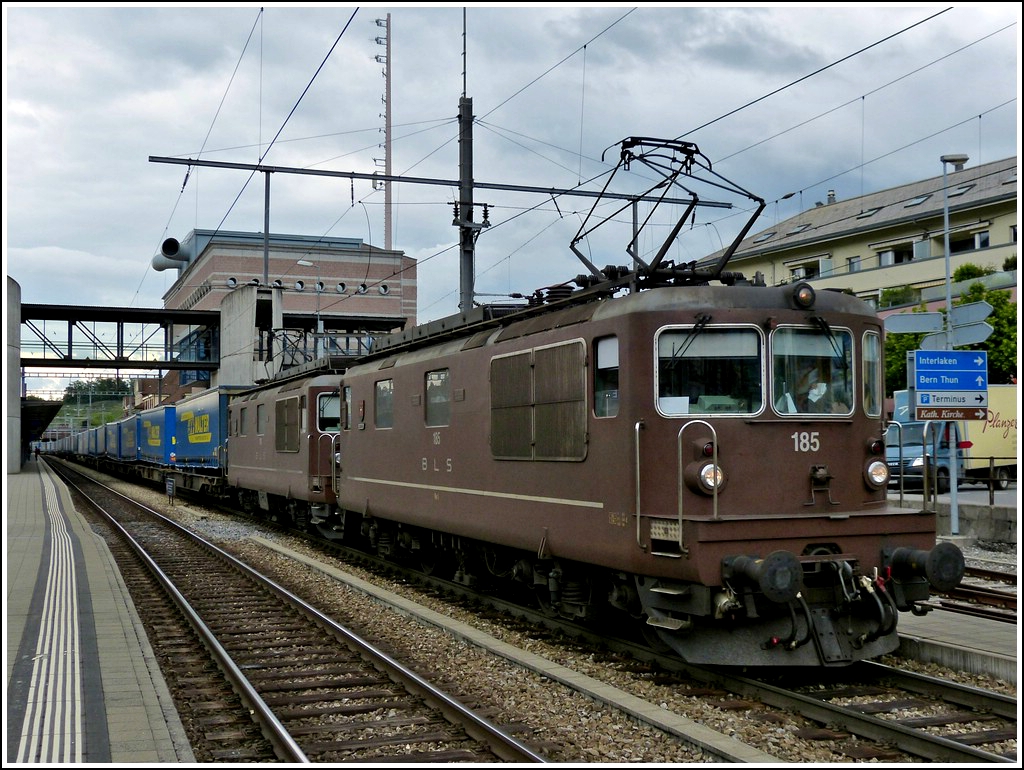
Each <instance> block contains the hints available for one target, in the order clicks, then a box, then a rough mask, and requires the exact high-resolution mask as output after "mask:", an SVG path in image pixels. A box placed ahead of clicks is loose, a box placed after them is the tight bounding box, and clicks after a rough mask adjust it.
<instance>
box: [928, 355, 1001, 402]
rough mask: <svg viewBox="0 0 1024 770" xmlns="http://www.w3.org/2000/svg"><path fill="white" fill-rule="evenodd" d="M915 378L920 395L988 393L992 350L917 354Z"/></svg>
mask: <svg viewBox="0 0 1024 770" xmlns="http://www.w3.org/2000/svg"><path fill="white" fill-rule="evenodd" d="M914 378H915V382H914V386H915V387H916V388H917V390H918V391H919V392H920V391H922V390H924V391H936V390H966V391H979V390H988V351H987V350H917V351H914Z"/></svg>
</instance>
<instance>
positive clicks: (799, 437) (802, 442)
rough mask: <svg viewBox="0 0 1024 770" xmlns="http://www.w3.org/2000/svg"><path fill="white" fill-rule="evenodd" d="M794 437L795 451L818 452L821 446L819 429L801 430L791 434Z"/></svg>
mask: <svg viewBox="0 0 1024 770" xmlns="http://www.w3.org/2000/svg"><path fill="white" fill-rule="evenodd" d="M790 438H791V439H793V451H794V452H817V451H818V450H819V449H820V448H821V444H820V442H819V441H818V431H816V430H812V431H806V430H801V431H797V432H796V433H794V434H793V435H792V436H790Z"/></svg>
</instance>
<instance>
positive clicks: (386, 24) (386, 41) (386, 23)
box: [374, 13, 391, 251]
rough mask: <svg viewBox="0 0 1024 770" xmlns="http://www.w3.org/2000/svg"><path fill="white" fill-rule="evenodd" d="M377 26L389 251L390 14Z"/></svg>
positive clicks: (385, 224)
mask: <svg viewBox="0 0 1024 770" xmlns="http://www.w3.org/2000/svg"><path fill="white" fill-rule="evenodd" d="M377 26H378V27H383V28H384V36H383V37H378V38H377V44H378V45H383V46H384V54H383V55H381V54H377V55H376V56H375V57H374V58H375V59H376V60H377V62H378V63H379V64H383V65H384V69H383V70H381V74H382V75H383V76H384V97H383V99H382V101H383V102H384V115H383V118H384V177H385V181H384V248H385V250H387V251H391V181H390V180H391V14H390V13H389V14H388V15H387V17H386V18H384V19H377Z"/></svg>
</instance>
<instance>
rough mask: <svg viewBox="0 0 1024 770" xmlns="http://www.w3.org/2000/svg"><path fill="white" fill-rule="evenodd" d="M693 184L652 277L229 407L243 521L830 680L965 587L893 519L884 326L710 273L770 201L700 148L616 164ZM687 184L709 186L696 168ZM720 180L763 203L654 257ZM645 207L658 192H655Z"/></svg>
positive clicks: (479, 321) (687, 654) (415, 344)
mask: <svg viewBox="0 0 1024 770" xmlns="http://www.w3.org/2000/svg"><path fill="white" fill-rule="evenodd" d="M632 162H642V163H643V164H645V165H646V166H647V167H648V168H650V169H654V170H656V171H659V172H661V173H662V175H663V177H664V184H662V183H659V184H657V185H655V186H653V187H652V188H651V191H654V190H657V189H658V188H659V187H660V188H661V189H662V192H660V193H658V194H660V195H662V196H664V195H665V194H666V193H665V191H667V190H669V189H674V188H676V187H677V186H678V187H681V188H682V189H684V190H686V192H687V193H688V194H691V195H692V202H691V204H690V205H689V206H687V207H686V210H685V211H684V213H683V215H682V216H681V217H680V219H679V224H678V225H677V226H676V228H675V229H673V231H672V233H671V234H670V235H669V236H668V238H667V239H666V240H665V245H664V246H663V247H662V248H661V249H660V251H659V252H658V253H657V255H656V256H655V257H654V258H653V259H652V260H651V261H650V262H649V263H647V262H644V261H643V260H641V259H640V258H639V257H638V256H636V254H635V252H636V249H635V248H634V246H635V244H636V242H637V240H636V238H635V237H634V239H633V241H632V242H631V243H630V248H629V249H628V250H629V252H630V253H631V255H633V258H634V264H633V266H632V267H631V268H625V267H607V268H604V269H598V268H596V267H595V266H594V265H593V264H592V263H591V262H590V261H589V260H588V259H587V258H586V257H584V256H583V254H582V253H581V252H580V251H579V250H578V249H577V248H576V244H577V243H579V242H580V240H582V239H583V238H585V237H587V236H588V235H589V233H590V232H592V231H590V230H587V225H586V223H585V224H584V226H583V227H581V230H580V233H579V235H578V236H577V238H576V240H574V242H573V244H572V245H571V248H572V250H573V251H574V252H575V253H576V254H577V256H578V257H579V258H580V260H581V261H582V262H583V263H584V264H585V265H586V266H587V268H588V269H589V275H581V276H578V277H577V278H576V279H575V280H574V282H573V283H572V284H566V285H563V286H559V287H552V288H550V289H547V290H544V291H538V292H537V293H535V295H534V296H533V297H531V298H530V301H529V302H528V303H527V304H525V305H522V306H517V307H509V306H505V307H502V308H496V307H478V308H474V309H472V310H470V311H467V312H464V313H463V314H461V315H460V316H456V317H454V318H451V319H444V320H442V321H438V322H434V323H432V324H427V325H424V326H421V327H416V328H414V329H410V330H407V331H406V332H403V333H401V334H397V335H393V336H392V337H390V338H387V339H385V340H381V341H377V342H376V343H375V345H374V347H373V350H372V352H371V353H370V355H368V356H366V357H364V358H362V359H360V360H358V361H356V362H355V363H353V365H351V366H349V367H348V368H347V369H345V370H344V371H343V372H340V373H338V374H337V375H321V376H319V377H317V378H315V379H299V380H295V381H293V382H292V383H288V384H278V385H273V386H268V387H266V388H263V389H261V390H259V391H254V392H252V393H250V394H247V395H245V396H236V397H233V398H232V400H231V407H230V409H231V436H230V442H229V444H230V448H231V449H230V453H229V457H230V462H229V469H228V479H229V482H230V483H231V485H232V486H233V487H234V488H235V489H236V490H238V491H239V492H240V495H241V497H242V499H243V500H244V501H245V502H247V503H248V504H249V505H250V506H251V507H254V508H262V509H265V510H268V511H271V512H274V513H275V514H281V515H285V516H289V517H291V518H293V519H294V520H295V521H298V522H304V523H308V525H309V526H310V527H312V528H314V529H316V530H317V531H319V532H320V533H321V534H322V535H324V536H325V537H329V538H335V539H342V538H345V539H352V540H355V541H358V542H361V543H362V544H364V545H365V546H367V547H371V548H373V549H375V550H376V551H378V552H379V553H381V554H385V555H388V556H390V557H392V558H395V559H402V560H404V561H407V562H410V563H414V564H417V565H418V566H420V567H421V568H423V569H425V570H429V571H433V572H436V573H438V574H440V575H443V576H445V577H448V578H450V579H453V580H455V581H458V582H461V583H463V584H466V585H475V586H478V587H480V588H484V589H486V590H490V589H491V587H497V586H501V585H508V586H516V587H518V588H519V589H521V590H525V591H528V592H532V594H533V596H534V597H535V598H536V600H537V601H538V602H539V603H540V605H541V606H542V607H544V608H546V609H547V610H548V611H550V612H552V613H557V614H559V615H562V616H565V617H570V618H577V619H583V620H585V619H589V618H599V617H600V618H607V617H608V616H609V615H612V616H614V615H621V616H622V618H624V619H626V620H627V621H628V622H632V623H635V624H636V626H637V628H638V629H642V630H643V631H645V632H646V635H647V637H648V639H649V640H651V641H652V642H653V643H655V644H658V645H660V646H663V647H666V648H669V649H671V650H674V651H675V652H677V653H678V654H679V655H680V656H682V657H683V658H685V659H686V660H688V661H691V662H695V663H701V664H726V665H742V666H761V665H783V666H789V665H799V666H842V665H848V664H850V663H853V662H855V661H858V660H862V659H868V658H874V657H877V656H880V655H883V654H885V653H887V652H890V651H892V650H894V649H895V648H896V647H897V644H898V639H897V625H898V616H899V613H901V612H914V613H923V612H927V609H926V608H925V607H924V606H923V603H924V602H925V601H926V600H927V599H928V598H929V595H930V593H931V591H932V590H939V591H945V590H949V589H950V588H951V587H953V586H954V585H956V584H957V583H958V582H959V581H960V579H961V577H962V575H963V570H964V562H963V556H962V554H961V553H960V551H959V550H958V549H957V548H956V547H955V546H953V545H951V544H949V543H939V544H937V543H936V521H935V515H934V513H932V512H927V511H912V510H907V509H901V508H896V507H893V506H890V505H889V504H888V502H887V498H886V487H887V482H888V470H887V467H886V461H885V448H884V444H883V433H884V431H883V428H884V422H885V420H884V414H883V403H884V398H883V395H884V394H883V372H884V370H883V362H882V347H883V345H882V342H883V331H882V324H881V321H880V319H879V318H878V317H877V315H876V314H875V313H874V312H873V311H872V309H871V308H870V307H869V306H868V305H867V304H866V303H864V302H862V301H861V300H859V299H857V298H855V297H853V296H851V295H848V294H845V293H842V292H835V291H824V292H815V290H814V289H813V287H812V286H811V285H810V284H807V283H797V284H795V285H788V286H781V287H768V286H765V285H764V281H763V280H762V279H761V277H760V276H754V277H753V278H752V279H750V280H748V279H747V278H745V277H744V276H742V275H740V274H738V273H732V272H726V271H725V270H724V267H725V266H726V264H727V262H728V260H729V258H730V256H731V255H732V253H733V252H734V251H735V248H736V246H737V245H738V244H739V242H740V240H741V239H742V238H743V237H744V235H745V233H746V232H747V230H749V228H750V226H751V225H752V223H753V221H754V219H756V217H757V216H758V215H759V214H760V212H761V211H762V210H763V208H764V202H763V201H762V200H761V199H760V198H757V197H756V196H753V195H750V194H749V193H746V192H745V191H743V190H742V189H741V188H738V187H735V186H734V185H731V183H728V182H726V181H725V180H722V178H721V177H718V175H717V174H715V173H714V172H712V171H711V167H710V163H708V162H706V159H705V158H704V156H703V155H701V154H700V153H699V151H698V149H697V148H696V146H695V145H693V144H691V143H688V142H681V141H678V140H677V141H661V140H652V139H646V138H636V137H634V138H630V139H627V140H625V141H624V142H623V143H622V148H621V159H620V166H621V167H628V166H629V164H630V163H632ZM702 175H703V176H702ZM684 178H686V179H696V178H704V179H705V180H707V179H708V178H710V180H711V183H712V184H713V185H714V186H716V187H719V188H724V189H729V190H732V191H734V192H740V193H742V194H743V195H746V196H747V197H748V198H749V199H750V200H752V201H754V202H755V203H756V204H757V205H756V207H755V208H756V210H755V211H754V213H753V215H752V217H751V219H750V221H749V222H748V223H747V225H746V227H745V228H744V229H743V230H742V232H740V234H739V235H737V237H736V239H735V240H734V241H733V244H732V245H731V246H730V248H728V249H726V250H725V251H724V252H723V254H722V256H721V257H720V258H719V259H718V260H717V261H715V262H714V263H711V264H705V265H699V264H696V263H688V264H682V265H677V264H674V263H672V262H671V261H669V260H667V259H666V254H667V253H668V251H669V245H670V243H671V242H672V240H673V239H674V238H675V237H676V235H677V234H678V231H679V229H680V227H681V226H682V224H683V222H685V221H686V220H687V218H688V217H689V216H690V215H691V214H692V212H693V210H694V209H695V207H696V206H697V205H698V203H699V201H698V198H697V196H696V194H694V193H691V192H690V190H689V188H688V187H683V186H682V185H681V184H680V180H681V179H684ZM649 192H650V191H649Z"/></svg>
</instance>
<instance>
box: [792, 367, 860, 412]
mask: <svg viewBox="0 0 1024 770" xmlns="http://www.w3.org/2000/svg"><path fill="white" fill-rule="evenodd" d="M828 379H829V378H827V377H825V376H822V372H821V370H820V368H819V367H818V365H817V364H811V365H809V366H808V367H806V368H805V369H804V371H803V372H802V373H801V375H800V378H799V379H798V380H797V383H796V388H795V391H796V392H795V393H794V395H793V403H794V405H795V407H796V411H797V412H798V413H801V414H846V413H848V412H849V411H850V405H849V402H848V400H844V398H843V394H842V393H840V392H839V391H838V390H837V389H836V388H835V387H834V386H833V385H832V384H831V383H829V382H828V381H827V380H828Z"/></svg>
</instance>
